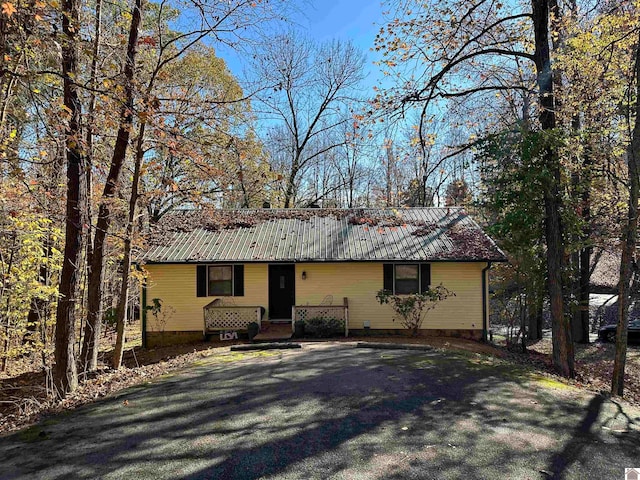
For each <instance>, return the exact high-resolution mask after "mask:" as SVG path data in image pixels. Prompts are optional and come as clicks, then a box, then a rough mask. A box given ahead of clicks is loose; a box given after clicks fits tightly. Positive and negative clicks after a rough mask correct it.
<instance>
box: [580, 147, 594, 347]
mask: <svg viewBox="0 0 640 480" xmlns="http://www.w3.org/2000/svg"><path fill="white" fill-rule="evenodd" d="M587 141H588V142H590V141H591V139H587ZM591 162H592V152H591V145H590V144H587V145H586V148H585V160H584V162H583V165H582V170H583V174H582V182H581V183H582V188H583V190H582V198H581V200H582V221H583V222H584V227H583V229H582V232H581V233H582V241H583V243H584V246H583V247H582V249H581V250H580V291H579V295H578V301H579V309H580V320H579V321H580V327H581V329H582V335H583V337H582V343H589V303H590V298H589V297H590V294H591V284H590V280H591V253H592V251H593V247H592V246H591V187H592V185H591V177H592V175H591Z"/></svg>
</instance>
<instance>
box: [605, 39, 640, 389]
mask: <svg viewBox="0 0 640 480" xmlns="http://www.w3.org/2000/svg"><path fill="white" fill-rule="evenodd" d="M639 49H640V36H639V38H638V44H637V45H636V47H635V67H634V77H635V78H634V80H635V82H636V95H639V94H640V53H639V52H638V50H639ZM636 98H637V97H636ZM634 122H635V123H634V125H633V132H632V134H631V142H630V143H629V147H628V149H627V168H628V170H629V210H628V216H627V224H626V225H625V226H624V229H623V233H622V235H623V238H622V259H621V261H620V282H619V284H618V328H617V330H616V355H615V361H614V364H613V378H612V381H611V394H612V395H620V396H622V395H623V394H624V369H625V363H626V360H627V327H628V326H627V322H628V319H629V304H630V301H629V298H630V293H631V279H632V269H633V256H634V251H635V249H636V242H637V236H638V196H639V193H640V179H639V178H638V174H639V173H640V169H639V168H638V155H639V154H640V102H637V101H636V105H635V120H634Z"/></svg>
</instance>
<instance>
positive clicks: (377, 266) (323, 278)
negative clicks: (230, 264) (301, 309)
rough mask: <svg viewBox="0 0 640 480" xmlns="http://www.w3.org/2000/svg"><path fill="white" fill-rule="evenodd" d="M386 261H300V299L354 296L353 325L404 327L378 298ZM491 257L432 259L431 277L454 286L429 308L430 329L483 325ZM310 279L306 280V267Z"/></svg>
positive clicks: (303, 302) (351, 307) (335, 300)
mask: <svg viewBox="0 0 640 480" xmlns="http://www.w3.org/2000/svg"><path fill="white" fill-rule="evenodd" d="M382 265H383V264H382V263H373V262H372V263H365V262H363V263H326V264H325V263H300V264H297V265H296V304H297V305H318V304H320V302H322V301H323V300H324V299H325V297H326V296H328V295H330V296H332V297H333V299H332V301H333V304H334V305H339V304H342V299H343V297H347V298H348V300H349V325H350V327H351V328H354V329H359V328H363V323H364V321H366V320H368V321H369V322H371V328H382V329H397V328H402V326H401V325H400V323H399V322H398V321H396V322H394V321H393V320H392V318H393V311H392V309H391V307H390V306H388V305H380V304H379V303H378V301H377V300H376V298H375V295H376V292H377V291H378V290H380V289H381V288H382V286H383V276H382V275H383V267H382ZM485 266H486V263H432V264H431V283H432V284H433V285H437V284H439V283H441V282H442V283H443V284H444V286H445V287H447V288H448V289H449V290H452V291H454V292H455V294H456V296H455V297H450V298H448V299H446V300H445V301H443V302H442V303H440V304H439V305H438V306H437V307H436V308H435V309H434V310H432V311H430V312H429V313H428V314H427V319H426V321H425V323H424V324H423V326H422V327H423V328H425V329H465V330H482V269H483V268H484V267H485ZM303 271H304V272H306V275H307V278H306V280H302V272H303Z"/></svg>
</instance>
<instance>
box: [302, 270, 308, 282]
mask: <svg viewBox="0 0 640 480" xmlns="http://www.w3.org/2000/svg"><path fill="white" fill-rule="evenodd" d="M302 279H303V280H306V279H307V272H302Z"/></svg>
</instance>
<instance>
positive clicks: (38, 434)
mask: <svg viewBox="0 0 640 480" xmlns="http://www.w3.org/2000/svg"><path fill="white" fill-rule="evenodd" d="M18 437H19V438H20V440H21V441H23V442H25V443H34V442H40V441H42V440H46V439H47V438H49V434H47V432H45V431H44V430H43V429H42V428H41V427H40V426H39V425H34V426H32V427H29V428H26V429H24V430H22V431H20V433H19V434H18Z"/></svg>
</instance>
